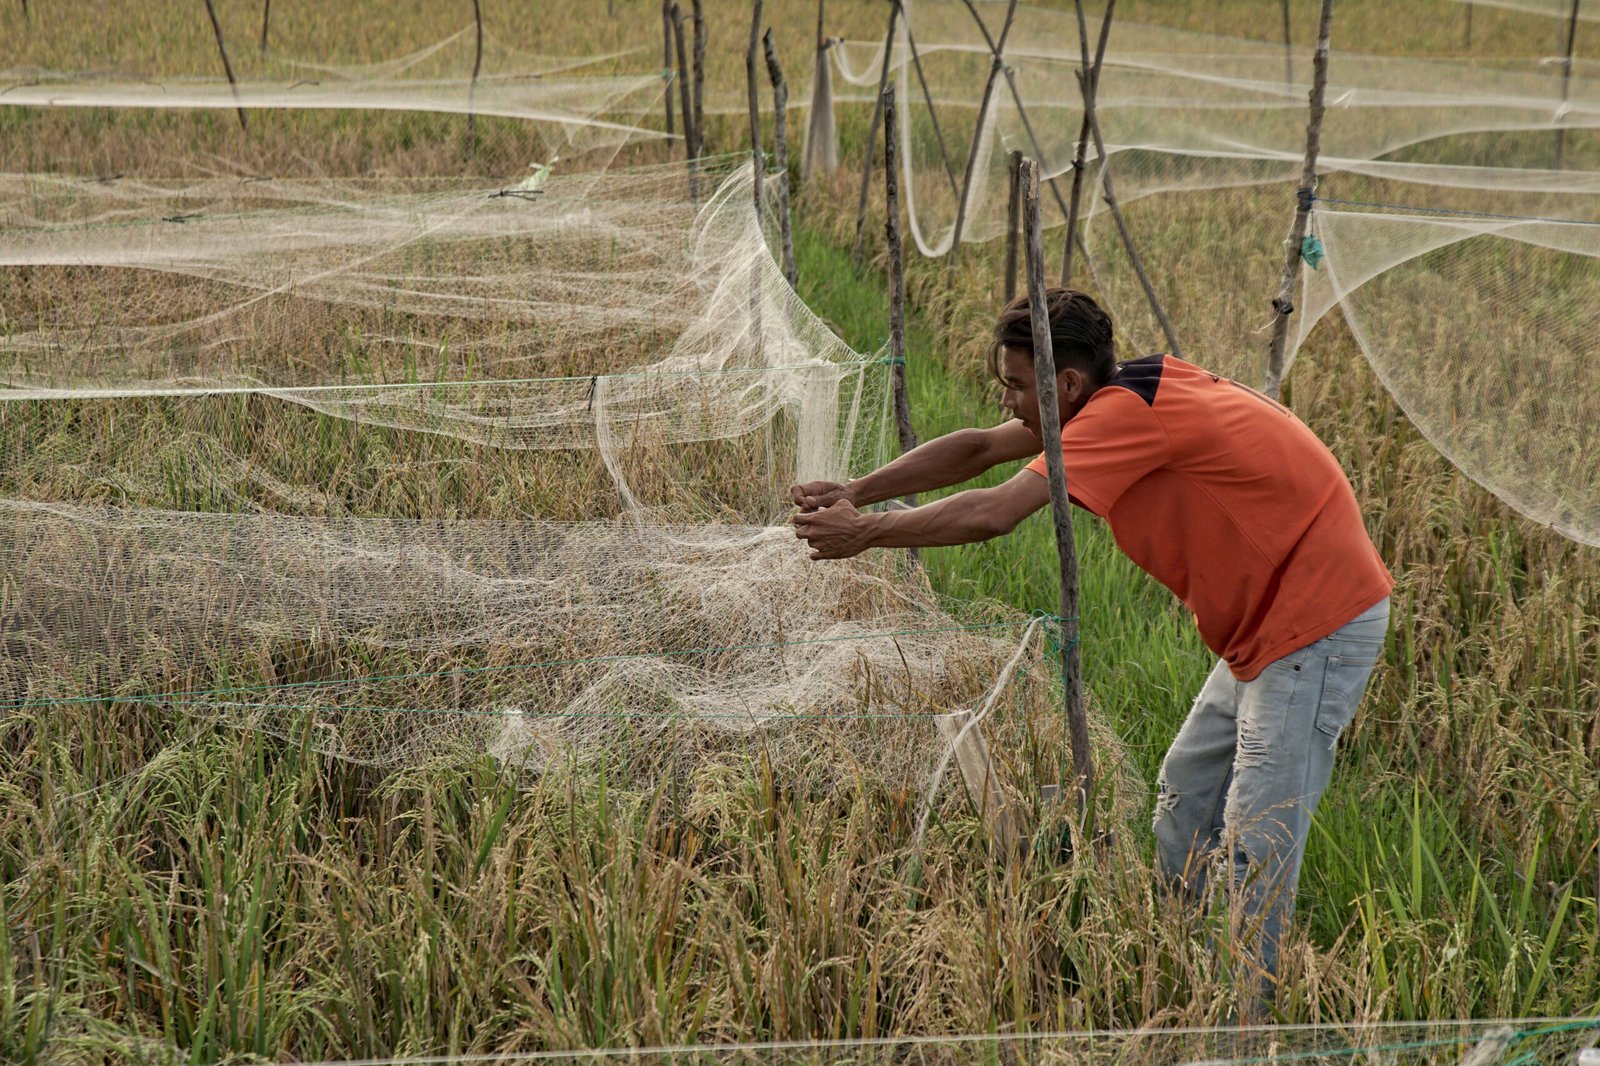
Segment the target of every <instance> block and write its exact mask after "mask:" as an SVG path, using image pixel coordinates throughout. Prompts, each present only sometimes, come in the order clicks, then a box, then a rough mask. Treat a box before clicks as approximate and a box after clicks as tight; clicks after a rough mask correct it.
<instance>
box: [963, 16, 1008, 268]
mask: <svg viewBox="0 0 1600 1066" xmlns="http://www.w3.org/2000/svg"><path fill="white" fill-rule="evenodd" d="M967 10H968V11H970V12H972V15H973V17H974V18H977V14H978V12H977V9H976V8H974V7H973V6H972V3H971V0H967ZM1016 17H1017V0H1011V2H1010V3H1009V4H1007V5H1006V21H1005V24H1004V25H1003V26H1001V27H1000V40H999V41H998V42H996V41H995V40H994V39H993V38H992V37H989V30H988V29H987V28H986V27H984V28H983V35H984V37H985V38H986V39H987V40H988V41H989V51H990V53H991V54H992V56H993V62H991V64H990V66H989V79H988V80H987V81H986V82H984V83H983V96H982V98H981V99H980V100H979V102H978V123H977V125H976V126H974V127H973V128H972V143H971V144H970V145H968V147H967V167H966V170H965V172H963V174H962V176H961V196H960V198H959V199H958V200H957V201H956V225H955V229H954V230H953V231H952V238H951V241H950V255H951V256H952V257H954V256H957V255H959V254H960V252H961V232H962V230H963V229H965V228H966V223H967V203H968V201H969V200H970V199H971V197H972V175H973V172H974V171H976V170H977V169H978V146H979V144H980V143H981V142H982V141H983V127H984V124H985V123H987V122H988V121H989V104H990V102H991V101H992V100H993V99H994V85H995V81H996V79H997V78H998V77H999V76H1000V72H1001V71H1002V70H1004V69H1005V52H1006V38H1007V37H1009V36H1011V23H1012V21H1013V20H1015V19H1016ZM978 25H979V26H980V27H983V20H982V19H978ZM952 261H954V260H953V259H952Z"/></svg>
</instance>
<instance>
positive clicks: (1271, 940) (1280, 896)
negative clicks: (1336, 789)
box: [1155, 597, 1389, 1001]
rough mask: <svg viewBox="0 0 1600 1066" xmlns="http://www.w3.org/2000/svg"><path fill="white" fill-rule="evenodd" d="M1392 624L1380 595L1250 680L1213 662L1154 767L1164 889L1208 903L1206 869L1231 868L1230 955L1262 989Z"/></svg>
mask: <svg viewBox="0 0 1600 1066" xmlns="http://www.w3.org/2000/svg"><path fill="white" fill-rule="evenodd" d="M1388 628H1389V600H1388V598H1387V597H1385V598H1384V599H1383V600H1381V601H1379V602H1378V603H1376V604H1374V605H1373V606H1372V607H1370V608H1368V609H1367V610H1366V611H1363V612H1362V613H1361V614H1359V615H1357V616H1356V617H1355V618H1354V619H1352V620H1351V621H1350V622H1347V623H1346V624H1345V625H1344V626H1343V627H1342V628H1340V629H1338V630H1335V631H1334V632H1333V633H1332V634H1330V635H1328V636H1326V637H1324V638H1323V639H1321V640H1319V641H1316V642H1314V643H1312V644H1309V645H1307V646H1306V647H1304V648H1301V649H1300V650H1299V651H1295V652H1291V653H1290V654H1288V655H1285V656H1284V657H1283V658H1281V659H1278V660H1277V661H1275V662H1273V663H1271V664H1270V665H1268V666H1267V668H1266V669H1265V670H1263V671H1262V672H1261V674H1260V675H1259V676H1257V677H1256V678H1255V679H1253V680H1251V681H1238V680H1236V679H1235V678H1234V676H1233V674H1232V673H1231V672H1229V670H1228V666H1227V664H1226V663H1224V662H1218V663H1217V665H1216V667H1215V669H1213V670H1212V671H1211V675H1210V676H1209V677H1208V678H1206V683H1205V686H1204V687H1203V688H1202V689H1201V690H1200V695H1199V697H1198V698H1197V699H1196V700H1195V702H1194V707H1193V709H1191V710H1190V711H1189V717H1188V718H1187V719H1185V720H1184V723H1183V727H1182V728H1181V729H1179V730H1178V736H1177V739H1175V740H1174V741H1173V742H1172V748H1171V749H1170V750H1169V751H1168V752H1167V757H1166V759H1165V761H1164V762H1163V763H1162V766H1161V778H1160V783H1159V786H1158V795H1157V798H1156V812H1155V831H1156V851H1157V854H1158V857H1159V859H1160V862H1161V871H1162V874H1163V875H1164V878H1165V880H1166V887H1167V888H1168V889H1169V890H1171V891H1176V892H1179V893H1181V894H1184V895H1187V896H1188V897H1189V898H1190V899H1192V900H1195V901H1205V900H1206V899H1207V891H1208V886H1207V877H1208V874H1209V873H1210V872H1211V867H1212V866H1213V865H1215V866H1216V867H1217V873H1218V874H1219V875H1220V874H1222V873H1223V871H1225V870H1226V869H1227V868H1228V867H1229V866H1230V865H1231V867H1232V882H1231V886H1230V887H1231V893H1230V908H1229V925H1230V929H1231V931H1232V934H1233V937H1234V944H1235V947H1236V950H1237V951H1238V952H1240V953H1241V954H1242V955H1243V958H1240V957H1239V956H1238V955H1236V956H1235V958H1236V961H1237V962H1239V963H1245V962H1247V961H1248V963H1249V966H1250V968H1251V969H1255V970H1257V972H1258V974H1259V976H1260V978H1261V980H1260V982H1259V984H1260V987H1262V988H1263V989H1266V990H1269V991H1267V992H1266V993H1265V994H1266V995H1268V996H1270V989H1271V988H1272V986H1273V985H1274V984H1275V982H1276V977H1277V972H1278V948H1279V945H1280V942H1281V938H1282V936H1283V932H1284V929H1285V926H1286V925H1287V924H1288V921H1289V919H1290V917H1291V916H1292V915H1293V913H1294V892H1295V885H1296V883H1297V882H1298V881H1299V879H1300V861H1301V859H1302V858H1303V857H1304V856H1305V850H1306V835H1307V833H1308V832H1309V831H1310V828H1311V816H1312V815H1313V814H1314V813H1315V812H1316V809H1317V801H1318V800H1320V799H1321V798H1322V793H1323V790H1324V789H1326V788H1327V787H1328V779H1329V777H1330V776H1331V775H1332V773H1333V756H1334V747H1335V744H1336V743H1337V741H1338V739H1339V734H1340V733H1341V732H1342V731H1343V730H1344V728H1345V726H1347V725H1349V724H1350V720H1351V719H1352V718H1353V717H1354V716H1355V712H1356V705H1357V704H1359V703H1360V702H1361V694H1362V692H1363V691H1365V689H1366V687H1367V679H1368V677H1370V676H1371V674H1372V668H1373V667H1374V666H1375V665H1376V664H1377V661H1378V657H1379V656H1380V655H1381V654H1382V652H1383V641H1384V634H1385V632H1386V631H1387V630H1388ZM1247 998H1249V999H1253V998H1254V995H1253V993H1248V994H1247ZM1269 1001H1270V1000H1269Z"/></svg>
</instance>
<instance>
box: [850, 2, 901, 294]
mask: <svg viewBox="0 0 1600 1066" xmlns="http://www.w3.org/2000/svg"><path fill="white" fill-rule="evenodd" d="M899 18H900V5H899V4H890V5H889V32H888V33H886V34H884V37H883V67H882V69H880V70H879V71H878V96H877V99H876V101H875V102H874V103H873V105H872V122H871V124H870V125H868V127H867V150H866V154H865V155H863V156H862V157H861V195H860V196H859V197H858V198H857V200H856V242H855V250H854V252H853V253H852V255H851V258H852V259H853V260H854V262H855V264H856V266H860V265H861V234H862V229H863V227H864V226H865V225H866V223H867V192H868V190H869V189H871V188H872V157H873V156H874V155H876V154H877V151H878V125H879V123H881V122H882V121H883V89H884V86H886V85H888V84H889V60H890V58H891V57H892V56H893V55H894V31H895V27H896V25H897V24H898V22H899Z"/></svg>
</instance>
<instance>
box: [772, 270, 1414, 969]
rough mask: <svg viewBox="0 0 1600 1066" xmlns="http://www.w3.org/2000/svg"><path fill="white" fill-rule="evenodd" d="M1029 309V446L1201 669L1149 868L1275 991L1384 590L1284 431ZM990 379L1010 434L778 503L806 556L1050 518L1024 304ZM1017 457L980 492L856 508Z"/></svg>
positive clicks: (1170, 769) (1265, 410)
mask: <svg viewBox="0 0 1600 1066" xmlns="http://www.w3.org/2000/svg"><path fill="white" fill-rule="evenodd" d="M1046 299H1047V301H1048V304H1049V312H1050V336H1051V343H1052V345H1053V347H1054V354H1055V366H1056V394H1057V397H1058V399H1059V404H1060V411H1061V420H1062V425H1060V426H1050V427H1049V429H1048V436H1049V439H1050V441H1051V445H1052V446H1054V443H1055V440H1056V439H1057V438H1058V437H1059V439H1060V441H1061V449H1062V453H1063V458H1064V459H1065V461H1066V469H1067V489H1068V492H1069V493H1070V494H1071V497H1072V502H1073V503H1075V504H1077V505H1078V506H1080V507H1083V508H1086V509H1087V510H1089V511H1092V512H1094V513H1095V514H1097V515H1099V516H1100V517H1102V518H1104V519H1105V520H1106V521H1107V522H1108V523H1109V524H1110V526H1111V532H1112V535H1113V536H1114V537H1115V538H1116V541H1117V545H1118V547H1120V548H1121V549H1122V550H1123V551H1124V552H1126V553H1127V554H1128V555H1129V556H1130V557H1131V558H1132V559H1133V561H1134V562H1135V563H1137V564H1138V565H1139V566H1140V567H1141V568H1143V569H1144V570H1145V571H1147V572H1148V573H1149V574H1150V575H1151V576H1152V577H1154V578H1155V579H1156V580H1157V581H1160V582H1161V583H1162V584H1163V585H1165V586H1167V588H1169V589H1171V590H1172V591H1173V593H1174V594H1176V595H1177V596H1178V598H1179V599H1181V600H1182V601H1183V602H1184V603H1185V604H1186V605H1188V607H1189V609H1190V610H1192V611H1193V612H1194V616H1195V620H1196V622H1197V623H1198V625H1199V629H1200V635H1201V637H1202V638H1203V639H1204V641H1205V643H1206V645H1207V646H1208V647H1209V648H1210V649H1211V650H1212V651H1213V652H1215V653H1216V654H1217V656H1218V657H1219V660H1220V661H1218V663H1217V664H1216V667H1215V668H1214V669H1213V670H1212V671H1211V674H1210V676H1209V677H1208V678H1207V679H1206V682H1205V685H1204V687H1203V688H1202V689H1201V691H1200V695H1199V697H1198V698H1197V699H1196V700H1195V702H1194V706H1193V708H1192V709H1191V710H1190V712H1189V716H1188V718H1187V719H1186V720H1185V721H1184V723H1183V726H1182V728H1181V729H1180V730H1179V731H1178V736H1177V739H1176V740H1174V741H1173V744H1172V747H1171V749H1170V750H1169V751H1168V752H1167V756H1166V759H1165V761H1164V763H1163V765H1162V769H1161V778H1160V786H1159V795H1158V797H1157V799H1156V808H1155V832H1156V843H1157V850H1158V853H1159V858H1160V863H1161V869H1162V871H1163V873H1164V875H1165V876H1166V878H1167V880H1168V885H1169V887H1171V888H1174V889H1178V890H1182V891H1186V892H1188V893H1192V894H1193V896H1194V897H1195V898H1197V899H1199V898H1203V896H1204V893H1205V889H1206V876H1207V869H1208V867H1209V866H1210V865H1211V864H1212V863H1213V862H1216V863H1217V864H1218V865H1219V870H1220V869H1221V868H1223V867H1225V866H1228V865H1231V869H1232V877H1233V883H1234V886H1235V888H1236V889H1237V890H1238V892H1239V896H1238V906H1237V908H1236V910H1235V911H1234V918H1235V921H1236V928H1238V929H1239V930H1240V932H1241V934H1242V935H1244V936H1245V937H1246V938H1247V942H1252V941H1254V942H1256V943H1257V944H1258V946H1257V948H1256V955H1257V959H1258V961H1259V963H1260V965H1261V966H1262V967H1263V969H1264V971H1265V973H1266V974H1269V975H1272V976H1273V977H1275V976H1276V973H1277V956H1278V947H1279V942H1280V939H1281V937H1282V934H1283V931H1284V926H1285V924H1286V922H1287V919H1288V918H1289V916H1290V915H1291V914H1292V912H1293V907H1294V902H1293V898H1294V887H1295V884H1296V882H1297V881H1298V879H1299V875H1300V861H1301V858H1302V856H1303V855H1304V853H1305V844H1306V834H1307V831H1308V830H1309V827H1310V821H1311V816H1312V814H1313V812H1314V811H1315V810H1316V807H1317V801H1318V799H1319V798H1320V797H1321V795H1322V792H1323V789H1324V788H1326V787H1327V784H1328V779H1329V776H1330V774H1331V772H1332V769H1333V753H1334V745H1335V742H1336V741H1337V740H1338V738H1339V733H1340V731H1341V730H1343V729H1344V727H1345V726H1346V725H1347V724H1348V723H1349V722H1350V720H1351V718H1352V716H1353V715H1354V713H1355V709H1356V704H1357V703H1358V702H1359V700H1360V698H1361V694H1362V691H1363V690H1364V689H1365V688H1366V684H1367V678H1368V676H1369V675H1370V674H1371V672H1372V668H1373V666H1374V664H1375V663H1376V662H1377V660H1378V656H1379V654H1380V652H1381V651H1382V648H1383V641H1384V634H1385V631H1386V630H1387V628H1388V621H1389V593H1390V590H1391V589H1392V588H1393V585H1394V582H1393V580H1392V579H1391V578H1390V576H1389V572H1388V571H1387V570H1386V569H1385V568H1384V565H1383V563H1382V561H1381V560H1380V559H1379V558H1378V553H1377V551H1376V549H1375V548H1374V547H1373V545H1372V541H1371V540H1370V539H1369V538H1368V536H1367V531H1366V529H1365V527H1364V526H1363V525H1362V521H1361V513H1360V511H1359V510H1358V508H1357V505H1356V497H1355V493H1354V491H1353V490H1352V489H1351V487H1350V482H1349V480H1348V479H1347V478H1346V477H1345V475H1344V471H1343V470H1342V469H1341V468H1340V466H1339V463H1338V461H1337V460H1336V459H1335V458H1334V457H1333V454H1332V453H1331V452H1329V451H1328V449H1327V447H1326V446H1324V445H1323V444H1322V442H1321V441H1319V440H1318V439H1317V437H1316V436H1315V435H1314V434H1313V433H1312V432H1311V430H1310V429H1308V428H1307V427H1306V426H1305V424H1304V423H1302V422H1301V421H1300V420H1299V419H1298V418H1296V417H1295V416H1294V414H1293V413H1292V412H1290V411H1289V410H1288V409H1287V408H1285V407H1283V406H1282V405H1280V404H1277V403H1275V402H1273V401H1271V400H1269V399H1267V398H1266V397H1265V396H1263V395H1261V394H1260V393H1257V392H1255V391H1253V390H1251V389H1248V388H1246V387H1244V386H1242V385H1239V384H1237V383H1235V382H1233V381H1229V380H1228V379H1226V378H1222V377H1218V376H1217V375H1216V374H1212V373H1208V372H1207V371H1204V370H1201V369H1200V368H1199V367H1196V366H1191V365H1190V364H1188V363H1185V362H1183V361H1181V360H1178V359H1174V358H1173V357H1171V356H1166V355H1153V356H1149V357H1147V358H1143V359H1133V360H1130V361H1128V362H1124V363H1118V362H1116V360H1115V356H1114V354H1113V347H1112V326H1111V319H1110V318H1109V317H1108V316H1107V315H1106V314H1105V312H1104V311H1102V310H1101V309H1100V308H1099V307H1098V306H1097V305H1096V304H1095V302H1094V301H1093V300H1092V299H1090V298H1089V297H1088V296H1085V295H1084V294H1082V293H1080V292H1075V291H1072V290H1069V289H1051V290H1050V291H1049V292H1048V293H1047V296H1046ZM990 368H991V369H992V370H993V371H994V373H995V376H996V377H998V378H999V379H1000V383H1001V385H1002V386H1003V388H1004V390H1005V391H1004V393H1003V396H1002V398H1001V404H1002V405H1003V406H1004V407H1005V408H1006V409H1007V410H1009V411H1010V412H1011V413H1012V415H1014V416H1015V419H1014V420H1013V421H1008V422H1005V423H1004V424H1002V425H1000V426H998V427H996V428H994V429H964V430H959V431H957V432H955V433H951V434H948V435H946V436H943V437H940V438H938V439H936V440H932V441H929V442H928V443H927V444H924V445H922V446H921V447H920V448H916V449H915V450H913V451H910V452H908V453H906V454H905V455H903V456H901V457H900V458H898V459H896V460H895V461H894V462H892V463H889V464H888V465H887V466H884V467H883V468H881V469H879V470H876V471H874V472H872V473H871V474H868V475H867V476H865V477H863V478H860V479H858V480H855V481H851V482H850V483H849V484H847V485H839V484H835V483H831V482H812V483H809V484H805V485H796V486H794V487H793V489H791V490H790V491H791V495H792V497H793V499H794V502H795V504H796V506H798V507H799V508H800V513H799V514H797V515H796V516H795V519H794V523H795V532H796V535H797V536H799V537H801V538H803V539H804V540H806V541H807V542H808V543H809V545H810V547H811V549H812V556H811V557H812V558H813V559H843V558H847V557H849V556H853V555H856V554H858V553H860V552H862V551H865V550H866V549H868V548H910V547H934V546H938V545H950V544H967V543H970V542H973V541H980V540H987V539H989V538H991V537H998V536H1001V535H1003V534H1006V533H1009V532H1011V530H1012V529H1014V528H1015V527H1016V526H1017V524H1018V523H1019V522H1021V521H1022V520H1023V519H1024V518H1026V517H1027V516H1028V515H1030V514H1032V513H1033V512H1035V511H1037V510H1039V509H1040V508H1041V507H1044V506H1046V505H1047V504H1048V503H1049V502H1050V490H1049V487H1048V485H1047V482H1046V480H1045V461H1044V456H1043V455H1040V454H1039V452H1040V449H1041V447H1042V442H1043V440H1044V439H1045V431H1044V428H1043V427H1041V426H1040V424H1039V397H1038V394H1037V392H1036V391H1035V378H1034V368H1033V329H1032V324H1031V320H1030V316H1029V308H1028V297H1027V296H1026V295H1024V296H1022V297H1019V298H1018V299H1016V300H1014V301H1012V302H1011V303H1010V304H1009V305H1008V306H1007V307H1006V308H1005V310H1004V311H1003V312H1002V313H1001V315H1000V320H999V323H998V324H997V326H996V328H995V344H994V348H993V350H992V353H991V355H990ZM1029 456H1038V457H1037V458H1035V459H1034V460H1033V461H1032V462H1030V463H1029V464H1028V465H1027V467H1026V468H1025V469H1023V470H1022V471H1020V472H1019V473H1018V474H1017V475H1016V476H1015V477H1013V478H1012V479H1011V480H1009V481H1007V482H1006V483H1005V484H1003V485H999V486H997V487H995V488H988V489H971V490H968V491H966V492H961V493H957V494H956V495H953V496H949V497H947V498H945V499H942V500H939V501H938V502H936V503H930V504H927V505H925V506H922V507H916V508H911V509H908V510H900V511H885V512H882V513H862V512H860V511H858V510H857V508H858V507H861V506H865V505H867V504H871V503H876V502H878V501H881V500H888V499H892V498H894V497H897V496H904V495H906V494H908V493H912V492H923V491H927V490H930V489H937V488H943V487H945V486H947V485H954V484H958V483H959V482H962V481H966V480H968V479H969V478H972V477H975V476H976V475H978V474H981V473H983V472H984V471H986V470H988V469H989V468H990V467H993V466H995V465H997V464H999V463H1005V462H1011V461H1014V460H1018V459H1023V458H1027V457H1029ZM1256 938H1259V940H1258V941H1257V940H1256ZM1252 998H1253V996H1252Z"/></svg>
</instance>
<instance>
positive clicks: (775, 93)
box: [761, 30, 800, 289]
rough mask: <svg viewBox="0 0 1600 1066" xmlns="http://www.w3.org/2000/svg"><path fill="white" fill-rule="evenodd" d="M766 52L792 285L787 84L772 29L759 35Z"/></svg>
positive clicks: (787, 274)
mask: <svg viewBox="0 0 1600 1066" xmlns="http://www.w3.org/2000/svg"><path fill="white" fill-rule="evenodd" d="M761 42H762V45H763V46H764V47H765V49H766V54H767V76H768V77H769V78H770V79H771V80H772V151H773V155H774V163H775V164H776V167H777V171H778V226H779V231H780V232H781V233H782V234H783V276H784V277H785V278H787V279H788V281H789V287H790V288H791V289H792V288H794V287H795V286H796V285H798V284H799V280H800V278H799V272H798V271H797V270H796V269H795V265H794V229H793V221H792V219H791V218H790V214H789V212H790V196H789V132H788V131H789V121H788V112H789V87H788V86H787V85H786V84H784V80H783V68H782V67H780V66H779V65H778V50H777V49H776V48H774V47H773V44H772V31H771V30H768V31H767V32H766V34H765V35H764V36H763V37H762V39H761Z"/></svg>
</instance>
